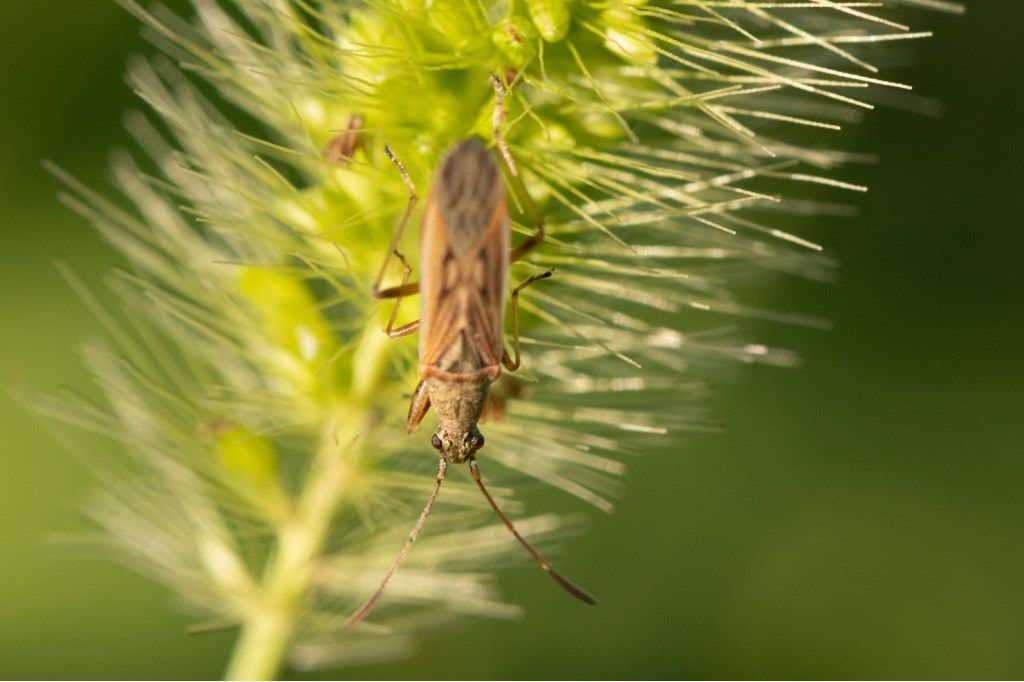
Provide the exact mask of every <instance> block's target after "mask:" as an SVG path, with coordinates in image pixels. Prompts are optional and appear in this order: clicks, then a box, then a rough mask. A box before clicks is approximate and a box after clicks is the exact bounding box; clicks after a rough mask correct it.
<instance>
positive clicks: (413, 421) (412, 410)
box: [405, 380, 430, 433]
mask: <svg viewBox="0 0 1024 682" xmlns="http://www.w3.org/2000/svg"><path fill="white" fill-rule="evenodd" d="M429 409H430V394H429V393H428V392H427V384H426V382H425V381H423V380H420V383H418V384H417V385H416V390H415V391H413V394H412V400H410V401H409V416H408V417H406V419H405V430H406V432H407V433H412V432H413V431H415V430H416V429H417V428H418V427H419V425H420V422H421V421H423V418H424V417H425V416H427V410H429Z"/></svg>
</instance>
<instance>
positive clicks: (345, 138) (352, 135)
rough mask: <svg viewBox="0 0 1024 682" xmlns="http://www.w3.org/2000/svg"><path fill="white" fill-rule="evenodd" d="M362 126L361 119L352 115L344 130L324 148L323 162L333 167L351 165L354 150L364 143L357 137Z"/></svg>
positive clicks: (356, 115)
mask: <svg viewBox="0 0 1024 682" xmlns="http://www.w3.org/2000/svg"><path fill="white" fill-rule="evenodd" d="M362 126H363V117H362V116H360V115H359V114H352V116H350V117H349V119H348V125H347V126H346V127H345V130H344V131H342V132H340V133H338V134H337V135H335V136H334V137H332V138H331V140H330V142H328V143H327V146H326V147H325V148H324V161H326V162H327V163H329V164H332V165H335V166H348V165H349V164H350V163H352V157H353V156H354V155H355V153H356V150H357V149H359V148H360V147H362V146H364V141H363V139H362V138H361V137H360V135H359V129H360V128H362Z"/></svg>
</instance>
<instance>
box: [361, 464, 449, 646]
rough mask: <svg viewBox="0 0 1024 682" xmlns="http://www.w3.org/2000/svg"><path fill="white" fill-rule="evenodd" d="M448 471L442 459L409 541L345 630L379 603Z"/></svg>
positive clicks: (424, 519) (407, 551) (425, 520)
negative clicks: (432, 487)
mask: <svg viewBox="0 0 1024 682" xmlns="http://www.w3.org/2000/svg"><path fill="white" fill-rule="evenodd" d="M447 470H448V464H447V463H446V462H445V461H444V458H443V457H442V458H441V460H440V461H439V462H438V464H437V481H436V482H435V483H434V492H432V493H430V497H429V498H427V505H426V506H425V507H423V512H422V513H420V518H419V519H417V520H416V525H415V526H413V528H412V532H411V533H409V539H408V540H406V541H405V545H404V546H403V547H402V551H401V552H399V553H398V556H397V557H395V561H394V563H392V564H391V568H389V569H388V572H387V573H385V574H384V579H383V580H382V581H381V583H380V587H378V588H377V591H376V592H374V593H373V596H371V597H370V598H369V599H367V600H366V603H365V604H363V606H362V608H360V609H359V610H358V611H356V612H355V614H353V615H352V617H351V618H349V619H348V622H346V623H345V627H346V628H353V627H355V626H356V625H359V623H360V622H361V621H362V620H363V619H364V618H366V617H367V616H368V615H370V611H373V609H374V607H375V606H377V602H378V601H380V598H381V596H382V595H383V594H384V588H385V587H387V586H388V582H389V581H390V580H391V576H393V575H394V574H395V571H397V570H398V567H399V566H401V565H402V562H403V561H404V560H405V555H406V554H408V553H409V548H411V547H412V543H414V542H416V538H418V537H419V535H420V531H421V530H423V524H424V523H426V522H427V517H428V516H430V510H431V508H433V506H434V500H436V499H437V493H438V492H439V491H440V490H441V482H442V481H444V475H445V472H446V471H447Z"/></svg>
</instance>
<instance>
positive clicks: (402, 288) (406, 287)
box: [372, 145, 420, 339]
mask: <svg viewBox="0 0 1024 682" xmlns="http://www.w3.org/2000/svg"><path fill="white" fill-rule="evenodd" d="M384 153H385V154H387V155H388V158H389V159H391V161H392V162H393V163H394V164H395V167H397V168H398V172H399V173H400V174H401V175H402V182H403V183H405V186H406V187H407V188H408V189H409V200H408V202H406V204H405V211H404V212H403V213H402V219H401V220H400V221H399V222H398V229H397V230H395V235H394V236H393V237H392V238H391V244H390V245H389V246H388V252H387V255H385V256H384V262H383V263H381V265H380V271H379V272H378V273H377V279H376V280H375V281H374V282H373V289H372V291H373V296H374V298H378V299H383V298H393V299H395V305H394V307H393V308H392V309H391V317H390V318H389V319H388V326H387V328H386V329H385V331H386V332H387V335H388V336H390V337H391V338H393V339H394V338H398V337H400V336H407V335H408V334H412V333H413V332H415V331H416V330H417V329H419V326H420V323H419V320H417V321H415V322H410V323H409V324H406V325H403V326H401V327H398V328H397V329H396V328H395V326H394V325H395V318H397V317H398V309H399V308H400V307H401V305H402V297H404V296H411V295H412V294H416V293H419V290H420V284H419V282H412V283H411V284H410V283H409V275H410V274H411V273H412V268H411V267H409V263H408V261H406V260H405V257H404V256H403V255H402V254H401V253H399V251H398V244H399V242H400V241H401V239H402V234H403V233H404V232H405V226H406V225H407V224H408V222H409V218H410V216H412V211H413V208H415V207H416V202H417V201H418V200H419V197H418V196H417V195H416V187H415V186H414V185H413V184H412V178H410V177H409V173H408V172H407V171H406V170H405V166H404V165H403V164H402V162H401V161H399V160H398V157H397V156H395V153H394V152H393V151H391V147H389V146H387V145H384ZM392 256H395V257H396V258H398V259H399V260H400V261H401V262H402V269H403V275H402V283H401V284H400V285H399V286H397V287H388V288H387V289H381V288H380V283H381V281H382V280H383V279H384V273H385V272H386V271H387V267H388V263H390V262H391V257H392Z"/></svg>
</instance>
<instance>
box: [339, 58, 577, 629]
mask: <svg viewBox="0 0 1024 682" xmlns="http://www.w3.org/2000/svg"><path fill="white" fill-rule="evenodd" d="M491 80H492V82H493V84H494V89H495V94H496V104H495V109H494V119H493V123H494V138H495V142H496V143H497V146H498V148H499V149H500V151H501V154H502V156H503V157H504V159H505V163H506V165H507V167H508V171H509V175H510V177H511V181H512V185H513V187H514V189H515V190H516V192H517V193H518V194H519V196H520V200H521V201H522V205H523V207H524V209H525V211H526V213H527V214H528V215H529V217H530V219H531V220H532V221H533V222H534V224H535V225H536V232H534V234H533V235H532V236H530V237H529V238H528V239H527V240H526V241H524V242H523V243H522V244H520V245H518V246H516V247H515V248H512V247H511V244H510V242H511V237H510V228H509V214H508V206H507V203H506V186H505V182H504V179H503V178H502V173H501V170H500V168H499V166H498V163H497V162H496V160H495V158H494V156H493V155H492V154H491V152H490V151H488V149H487V147H486V145H485V143H484V141H483V140H481V139H480V138H476V137H473V138H469V139H466V140H463V141H462V142H459V143H458V144H456V145H455V146H454V147H453V148H452V149H451V150H450V151H449V152H448V153H447V154H446V155H445V157H444V159H443V160H442V161H441V165H440V167H439V168H438V170H437V173H436V174H435V176H434V182H433V186H432V189H431V193H430V195H429V196H428V198H427V201H426V208H425V210H424V214H423V222H422V224H421V227H420V269H421V274H420V281H419V282H415V283H410V282H409V275H410V274H411V273H412V268H411V267H410V266H409V264H408V262H407V261H406V260H405V258H404V256H402V254H400V253H399V252H398V243H399V240H400V239H401V236H402V231H403V230H404V229H405V225H406V223H407V222H408V220H409V216H410V214H411V213H412V210H413V207H414V206H415V205H416V201H417V196H416V190H415V187H414V186H413V183H412V181H411V179H410V178H409V175H408V173H407V172H406V171H405V168H404V167H403V166H402V163H401V162H400V161H399V160H398V159H397V158H396V157H395V155H394V153H393V152H392V151H391V150H390V148H388V147H385V152H386V153H387V155H388V157H389V158H390V159H391V160H392V161H393V162H394V163H395V165H396V166H397V167H398V170H399V172H400V173H401V174H402V179H403V180H404V182H405V184H406V187H408V189H409V201H408V203H407V204H406V208H405V212H404V213H403V215H402V219H401V221H400V222H399V225H398V229H397V230H396V232H395V236H394V238H393V239H392V241H391V246H390V248H389V251H388V255H387V256H386V257H385V259H384V263H383V264H382V265H381V269H380V273H379V274H378V275H377V280H376V282H375V283H374V285H373V295H374V296H375V297H377V298H379V299H385V298H393V299H395V305H394V307H393V308H392V311H391V317H390V319H389V320H388V325H387V328H386V329H385V331H386V332H387V334H388V336H390V337H391V338H398V337H401V336H406V335H408V334H412V333H414V332H417V331H418V332H419V334H420V338H419V358H420V377H421V380H420V383H419V385H418V386H417V387H416V391H415V392H414V393H413V396H412V401H411V403H410V405H409V416H408V420H407V421H406V430H407V431H408V432H409V433H412V432H413V431H415V430H416V428H417V427H418V426H419V424H420V422H421V421H422V420H423V417H424V416H425V415H426V414H427V411H428V410H429V409H430V408H431V407H433V408H434V411H435V412H436V413H437V417H438V427H437V431H436V432H435V433H434V435H433V436H432V437H431V439H430V443H431V445H432V446H433V447H434V448H435V449H436V450H438V451H440V454H441V457H440V460H439V462H438V469H437V480H436V482H435V483H434V490H433V492H432V493H431V495H430V497H429V498H428V499H427V504H426V506H425V507H424V508H423V512H422V513H421V514H420V517H419V519H418V520H417V521H416V525H415V526H414V527H413V529H412V532H411V533H410V534H409V538H408V540H407V541H406V543H405V546H404V547H403V548H402V551H401V552H399V554H398V557H397V558H396V559H395V561H394V563H393V564H392V565H391V568H390V569H389V570H388V572H387V573H386V574H385V576H384V579H383V580H382V581H381V584H380V587H379V588H378V589H377V591H376V592H375V593H374V594H373V596H371V597H370V598H369V600H367V602H366V603H365V604H364V605H363V607H362V608H361V609H359V611H357V612H356V613H355V615H353V616H352V617H351V618H350V619H349V621H348V626H349V627H352V626H354V625H356V624H357V623H359V622H360V621H361V620H363V619H364V618H365V617H366V616H367V615H368V614H369V613H370V611H372V610H373V608H374V606H376V604H377V601H378V600H379V599H380V598H381V595H382V594H383V593H384V588H385V587H387V584H388V581H389V580H391V577H392V576H393V575H394V574H395V571H397V570H398V567H399V566H400V565H401V564H402V561H403V560H404V559H405V555H406V554H407V553H408V552H409V549H410V547H411V546H412V543H413V542H415V541H416V538H417V537H418V536H419V533H420V530H421V529H422V528H423V524H424V523H425V522H426V520H427V516H428V515H429V514H430V510H431V508H432V507H433V505H434V500H436V499H437V494H438V492H439V491H440V489H441V483H442V481H444V478H445V473H446V472H447V468H448V464H449V463H452V464H461V463H463V462H469V471H470V475H471V476H472V478H473V480H474V481H475V482H476V484H477V486H479V488H480V491H481V492H482V493H483V495H484V497H485V498H486V499H487V502H488V503H489V504H490V506H491V508H492V509H493V510H494V512H495V513H496V514H497V515H498V517H499V518H500V519H501V521H502V522H503V523H504V524H505V526H506V527H507V528H508V529H509V530H510V531H511V532H512V535H514V536H515V538H516V540H518V541H519V543H520V544H521V545H522V546H523V547H524V548H525V549H526V551H527V552H529V553H530V556H532V557H533V559H534V560H535V561H536V562H537V563H538V564H539V565H540V567H541V568H543V569H544V570H545V571H547V573H548V574H549V575H550V576H551V577H552V578H553V579H554V580H555V582H557V583H558V584H559V585H560V586H561V587H562V588H563V589H565V590H566V591H567V592H569V593H570V594H571V595H573V596H574V597H576V598H578V599H580V600H581V601H584V602H586V603H588V604H594V603H595V601H594V599H593V597H591V596H590V595H589V594H587V593H586V592H584V591H583V590H581V589H579V588H578V587H576V586H575V585H573V584H572V583H571V582H569V581H568V580H566V579H565V578H564V577H563V576H562V575H561V574H560V573H559V572H558V571H556V570H555V569H554V568H552V567H551V564H549V563H548V562H547V560H545V559H544V557H542V556H541V555H540V554H539V553H538V552H537V551H536V550H535V549H534V548H533V547H532V546H531V545H530V544H529V543H528V542H527V541H526V540H525V539H524V538H523V536H522V535H520V534H519V531H517V530H516V528H515V526H514V525H513V524H512V522H511V521H510V520H509V519H508V517H507V516H505V514H504V512H502V511H501V509H500V508H499V507H498V504H497V503H496V502H495V501H494V498H493V497H491V494H490V493H489V492H488V491H487V488H486V486H484V483H483V481H482V480H481V478H480V469H479V467H478V465H477V461H476V452H477V451H478V450H479V449H480V448H481V447H483V444H484V437H483V436H482V435H481V434H480V430H479V429H478V428H477V422H478V421H479V420H480V417H481V414H482V413H483V411H484V408H485V406H486V405H487V401H488V391H489V388H490V385H491V383H492V382H494V381H495V380H496V379H497V378H498V376H499V374H500V373H501V368H502V366H504V367H505V369H507V370H509V371H510V372H512V371H515V370H516V369H518V368H519V363H520V355H519V312H518V310H519V309H518V301H519V292H521V291H522V290H523V289H525V288H526V287H528V286H530V285H531V284H533V283H534V282H536V281H537V280H540V279H545V278H547V277H550V276H551V272H550V271H548V272H544V273H543V274H540V275H534V276H533V277H530V278H528V279H527V280H526V281H524V282H522V283H521V284H519V285H518V286H517V287H515V288H514V289H513V290H512V354H511V355H509V353H508V351H507V350H505V348H504V343H503V340H502V328H503V326H504V320H505V287H506V286H507V283H508V267H509V264H510V263H511V262H514V261H516V260H519V259H520V258H522V257H523V256H525V255H526V254H527V253H529V252H530V251H531V250H533V249H534V248H535V247H536V246H537V245H538V244H540V243H541V241H542V240H543V239H544V223H543V219H542V218H541V216H540V213H539V211H538V210H537V208H536V205H535V204H534V203H533V201H532V200H531V199H530V197H529V194H528V193H527V191H526V188H525V186H524V185H523V183H522V179H521V178H520V177H519V172H518V169H517V168H516V165H515V161H514V160H513V158H512V154H511V152H510V151H509V148H508V145H507V144H506V143H505V140H504V138H503V137H502V135H501V130H500V126H501V122H502V120H503V119H504V109H503V106H502V100H503V93H504V90H503V86H502V84H501V82H500V81H499V80H498V79H497V77H495V76H492V77H491ZM392 255H394V256H395V257H396V258H398V259H399V261H401V263H402V266H403V277H402V283H401V284H400V285H398V286H396V287H390V288H386V289H382V288H381V287H380V285H381V281H382V280H383V278H384V272H385V270H386V269H387V266H388V263H389V262H390V259H391V256H392ZM416 293H419V294H420V319H419V320H417V321H416V322H411V323H409V324H406V325H403V326H401V327H395V319H396V317H397V315H398V310H399V306H400V305H401V302H402V298H403V297H404V296H411V295H413V294H416Z"/></svg>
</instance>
